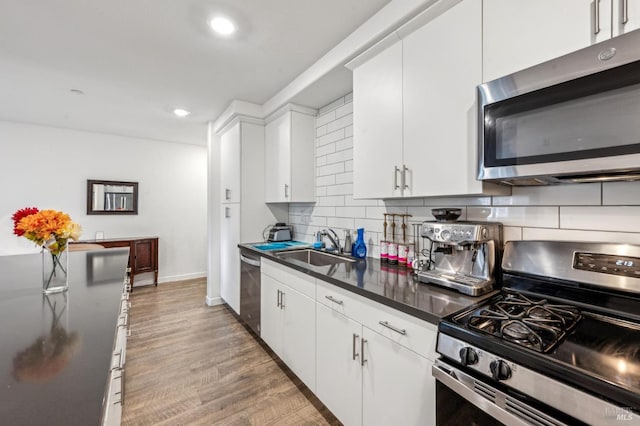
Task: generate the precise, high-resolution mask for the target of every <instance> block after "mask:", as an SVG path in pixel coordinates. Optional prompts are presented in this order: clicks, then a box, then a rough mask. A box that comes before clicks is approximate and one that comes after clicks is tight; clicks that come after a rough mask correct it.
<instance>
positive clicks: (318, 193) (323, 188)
mask: <svg viewBox="0 0 640 426" xmlns="http://www.w3.org/2000/svg"><path fill="white" fill-rule="evenodd" d="M323 195H327V187H326V186H320V187H316V197H322V196H323Z"/></svg>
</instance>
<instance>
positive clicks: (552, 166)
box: [478, 30, 640, 185]
mask: <svg viewBox="0 0 640 426" xmlns="http://www.w3.org/2000/svg"><path fill="white" fill-rule="evenodd" d="M478 106H479V121H478V123H479V138H478V141H479V147H478V179H480V180H487V181H494V182H502V183H505V184H509V185H546V184H554V183H577V182H600V181H610V180H639V179H640V30H636V31H632V32H630V33H627V34H625V35H622V36H619V37H615V38H613V39H611V40H608V41H605V42H602V43H599V44H596V45H593V46H590V47H587V48H585V49H582V50H578V51H576V52H573V53H571V54H568V55H566V56H562V57H560V58H557V59H554V60H551V61H548V62H545V63H542V64H540V65H536V66H534V67H531V68H528V69H525V70H523V71H519V72H517V73H515V74H512V75H508V76H506V77H502V78H499V79H497V80H493V81H491V82H488V83H485V84H482V85H480V86H478Z"/></svg>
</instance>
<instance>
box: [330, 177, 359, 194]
mask: <svg viewBox="0 0 640 426" xmlns="http://www.w3.org/2000/svg"><path fill="white" fill-rule="evenodd" d="M334 177H335V176H334ZM351 194H353V184H352V183H343V184H342V185H331V186H327V195H351Z"/></svg>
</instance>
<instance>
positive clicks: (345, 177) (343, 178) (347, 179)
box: [336, 172, 353, 183]
mask: <svg viewBox="0 0 640 426" xmlns="http://www.w3.org/2000/svg"><path fill="white" fill-rule="evenodd" d="M336 183H353V173H352V172H345V173H339V174H337V175H336Z"/></svg>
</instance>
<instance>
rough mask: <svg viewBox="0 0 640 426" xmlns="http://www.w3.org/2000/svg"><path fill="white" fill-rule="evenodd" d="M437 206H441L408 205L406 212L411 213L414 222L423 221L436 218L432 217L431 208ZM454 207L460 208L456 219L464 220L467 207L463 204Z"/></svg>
mask: <svg viewBox="0 0 640 426" xmlns="http://www.w3.org/2000/svg"><path fill="white" fill-rule="evenodd" d="M438 207H442V206H428V207H426V206H425V207H409V211H408V213H409V214H410V215H411V220H412V221H414V222H424V221H426V220H435V219H436V218H435V217H433V215H432V214H431V210H432V209H435V208H438ZM456 208H459V209H460V210H462V211H461V212H460V217H459V218H458V220H466V219H467V208H466V207H464V206H458V207H456Z"/></svg>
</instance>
